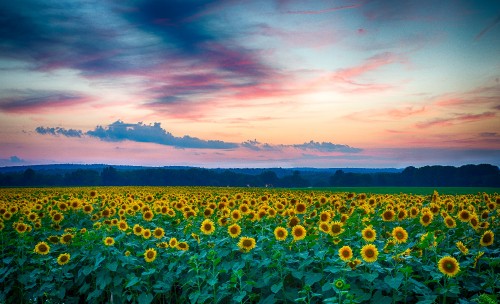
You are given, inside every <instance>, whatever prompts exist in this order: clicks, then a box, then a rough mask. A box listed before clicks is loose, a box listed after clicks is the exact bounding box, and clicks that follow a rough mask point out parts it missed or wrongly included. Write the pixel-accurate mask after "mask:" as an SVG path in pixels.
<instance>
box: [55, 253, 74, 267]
mask: <svg viewBox="0 0 500 304" xmlns="http://www.w3.org/2000/svg"><path fill="white" fill-rule="evenodd" d="M70 258H71V255H70V254H69V253H61V254H60V255H59V256H58V257H57V264H59V265H65V264H68V263H69V259H70Z"/></svg>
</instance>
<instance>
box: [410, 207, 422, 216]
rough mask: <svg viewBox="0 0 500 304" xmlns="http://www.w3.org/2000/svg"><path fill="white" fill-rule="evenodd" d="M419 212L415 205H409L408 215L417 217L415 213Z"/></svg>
mask: <svg viewBox="0 0 500 304" xmlns="http://www.w3.org/2000/svg"><path fill="white" fill-rule="evenodd" d="M419 212H420V211H419V210H418V208H417V207H415V206H413V207H411V208H410V217H411V218H416V217H417V215H418V214H419Z"/></svg>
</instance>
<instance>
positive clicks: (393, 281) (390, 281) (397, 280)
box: [384, 273, 404, 289]
mask: <svg viewBox="0 0 500 304" xmlns="http://www.w3.org/2000/svg"><path fill="white" fill-rule="evenodd" d="M403 279H404V276H403V274H402V273H398V274H397V275H396V276H395V277H391V276H386V277H385V278H384V282H385V283H387V285H389V287H391V288H392V289H398V288H399V286H400V285H401V283H402V282H403Z"/></svg>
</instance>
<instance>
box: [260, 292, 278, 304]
mask: <svg viewBox="0 0 500 304" xmlns="http://www.w3.org/2000/svg"><path fill="white" fill-rule="evenodd" d="M274 303H276V300H275V299H274V294H270V295H268V296H267V297H266V298H265V299H264V300H262V302H261V304H274Z"/></svg>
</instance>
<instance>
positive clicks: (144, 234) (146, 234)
mask: <svg viewBox="0 0 500 304" xmlns="http://www.w3.org/2000/svg"><path fill="white" fill-rule="evenodd" d="M142 237H143V238H145V239H146V240H147V239H149V238H150V237H151V230H149V229H143V230H142Z"/></svg>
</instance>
